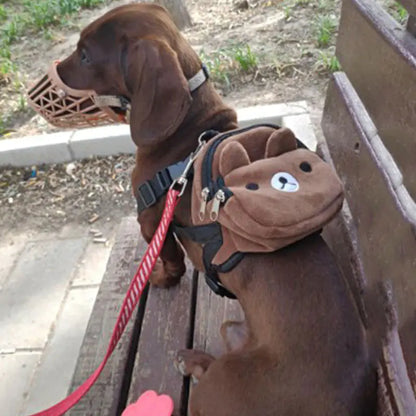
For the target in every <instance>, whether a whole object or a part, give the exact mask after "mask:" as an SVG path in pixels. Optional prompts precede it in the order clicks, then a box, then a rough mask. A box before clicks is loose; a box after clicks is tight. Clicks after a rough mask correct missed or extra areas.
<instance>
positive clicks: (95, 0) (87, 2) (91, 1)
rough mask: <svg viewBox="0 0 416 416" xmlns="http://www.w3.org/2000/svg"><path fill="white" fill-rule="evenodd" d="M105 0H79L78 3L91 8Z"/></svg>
mask: <svg viewBox="0 0 416 416" xmlns="http://www.w3.org/2000/svg"><path fill="white" fill-rule="evenodd" d="M104 2H105V0H79V5H80V6H81V7H85V8H91V7H94V6H98V5H99V4H101V3H104Z"/></svg>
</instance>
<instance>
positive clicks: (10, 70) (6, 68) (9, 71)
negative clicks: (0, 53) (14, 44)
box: [0, 59, 17, 84]
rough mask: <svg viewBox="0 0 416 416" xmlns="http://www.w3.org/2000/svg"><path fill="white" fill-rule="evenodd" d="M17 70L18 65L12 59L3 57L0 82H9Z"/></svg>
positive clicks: (0, 63)
mask: <svg viewBox="0 0 416 416" xmlns="http://www.w3.org/2000/svg"><path fill="white" fill-rule="evenodd" d="M16 71H17V66H16V64H15V63H13V62H12V61H11V60H10V59H2V60H1V61H0V82H1V83H5V84H9V83H10V81H11V80H12V75H13V74H15V73H16Z"/></svg>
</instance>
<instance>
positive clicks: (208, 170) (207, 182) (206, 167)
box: [201, 123, 280, 201]
mask: <svg viewBox="0 0 416 416" xmlns="http://www.w3.org/2000/svg"><path fill="white" fill-rule="evenodd" d="M257 127H271V128H273V129H276V130H277V129H279V128H280V127H279V126H277V125H275V124H268V123H264V124H256V125H254V126H248V127H244V128H241V129H238V130H233V131H231V132H229V133H223V134H221V135H220V136H219V137H218V138H216V139H215V140H213V142H212V144H211V146H210V148H209V149H208V151H207V153H206V154H205V156H204V160H203V161H202V169H201V174H202V178H201V179H202V188H203V189H205V188H208V190H209V194H208V198H207V201H210V200H211V199H212V198H213V195H216V192H217V190H218V187H217V186H216V184H215V183H213V181H212V161H213V158H214V153H215V151H216V150H217V147H218V146H219V145H220V144H221V143H222V142H223V141H224V140H225V139H228V138H229V137H231V136H235V135H236V134H240V133H244V132H246V131H249V130H252V129H254V128H257Z"/></svg>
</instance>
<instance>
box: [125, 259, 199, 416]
mask: <svg viewBox="0 0 416 416" xmlns="http://www.w3.org/2000/svg"><path fill="white" fill-rule="evenodd" d="M193 275H194V272H193V267H192V265H191V264H190V263H188V264H187V272H186V274H185V276H184V277H182V279H181V283H180V284H179V285H178V286H176V287H173V288H170V289H157V288H155V287H151V288H150V290H149V295H148V299H147V305H146V311H145V315H144V319H143V324H142V330H141V334H140V341H139V346H138V351H137V354H136V359H135V363H134V369H133V378H132V382H131V387H130V391H129V399H128V402H129V403H131V402H134V401H136V400H137V398H138V397H139V396H140V394H142V393H143V392H144V391H145V390H149V389H151V390H155V391H157V392H159V393H160V394H162V393H166V394H169V395H170V396H171V397H172V398H173V400H174V403H175V411H174V412H175V413H174V414H175V415H178V416H179V415H182V414H184V409H186V406H187V404H186V403H184V398H186V394H185V389H186V388H187V387H186V384H185V381H184V378H183V377H182V376H181V375H180V374H179V372H178V371H177V370H176V369H175V367H174V365H173V363H174V358H175V356H176V353H177V351H178V350H180V349H184V348H187V347H189V342H190V336H191V333H192V328H191V324H192V313H193V307H194V299H193V286H194V284H196V279H194V278H193Z"/></svg>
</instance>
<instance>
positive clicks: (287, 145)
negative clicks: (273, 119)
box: [264, 127, 296, 159]
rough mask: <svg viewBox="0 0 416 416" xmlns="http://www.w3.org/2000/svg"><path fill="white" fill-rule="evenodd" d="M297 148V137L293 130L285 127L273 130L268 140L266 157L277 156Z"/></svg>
mask: <svg viewBox="0 0 416 416" xmlns="http://www.w3.org/2000/svg"><path fill="white" fill-rule="evenodd" d="M295 149H296V137H295V135H294V134H293V132H292V130H289V129H288V128H286V127H283V128H281V129H279V130H276V131H275V132H273V133H272V134H271V135H270V137H269V138H268V140H267V144H266V151H265V154H264V157H265V158H266V159H267V158H269V157H276V156H279V155H281V154H283V153H286V152H290V151H291V150H295Z"/></svg>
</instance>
